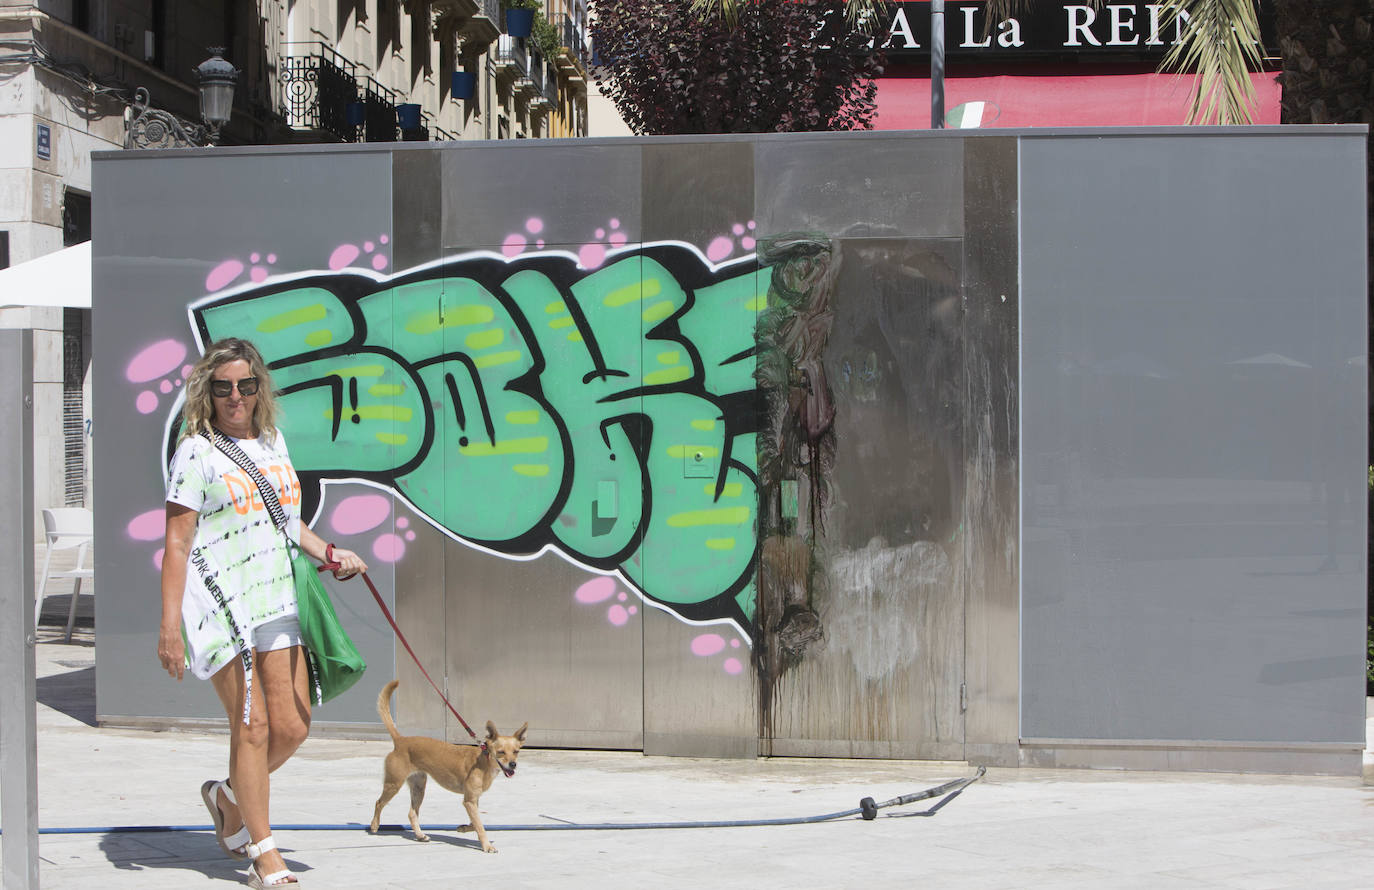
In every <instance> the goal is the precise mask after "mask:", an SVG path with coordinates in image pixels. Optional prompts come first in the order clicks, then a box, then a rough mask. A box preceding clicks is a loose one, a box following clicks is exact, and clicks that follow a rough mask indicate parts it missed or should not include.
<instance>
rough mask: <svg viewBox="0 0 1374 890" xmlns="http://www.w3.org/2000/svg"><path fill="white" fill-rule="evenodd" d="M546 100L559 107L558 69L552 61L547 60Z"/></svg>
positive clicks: (545, 76)
mask: <svg viewBox="0 0 1374 890" xmlns="http://www.w3.org/2000/svg"><path fill="white" fill-rule="evenodd" d="M544 64H545V69H546V70H545V74H544V101H546V102H548V103H549V104H550V105H552V106H554V107H555V108H557V107H558V71H557V69H555V68H554V66H553V63H552V62H545V63H544Z"/></svg>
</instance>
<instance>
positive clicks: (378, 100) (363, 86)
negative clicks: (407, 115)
mask: <svg viewBox="0 0 1374 890" xmlns="http://www.w3.org/2000/svg"><path fill="white" fill-rule="evenodd" d="M359 87H360V89H359V98H360V99H361V100H362V103H363V107H364V112H363V125H362V129H363V141H365V142H395V141H396V140H397V138H398V136H399V130H400V128H399V127H398V126H397V124H396V104H397V103H396V94H395V93H393V92H392V91H391V90H389V89H387V88H386V87H384V86H382V85H381V84H379V83H377V81H375V80H373V79H372V78H371V77H368V76H364V77H363V79H362V81H361V82H360V84H359Z"/></svg>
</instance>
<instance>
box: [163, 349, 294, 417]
mask: <svg viewBox="0 0 1374 890" xmlns="http://www.w3.org/2000/svg"><path fill="white" fill-rule="evenodd" d="M240 360H242V361H245V362H247V363H248V373H249V376H252V377H256V378H258V400H257V403H256V404H255V405H254V406H253V433H254V435H258V436H266V437H267V441H268V442H271V441H274V440H275V439H276V438H277V399H276V395H275V394H274V393H273V391H272V374H271V372H270V371H268V370H267V363H266V362H264V361H263V360H262V353H260V352H258V348H257V347H256V346H254V345H253V344H252V343H250V342H248V341H247V340H241V339H239V338H238V337H225V338H224V339H223V340H216V341H215V342H214V343H211V344H210V345H209V346H207V347H206V348H205V354H204V355H202V356H201V357H200V360H199V361H198V362H196V364H195V366H194V367H193V368H191V374H190V376H189V377H187V378H186V402H185V404H184V405H183V406H182V409H181V419H182V427H181V438H182V439H186V438H189V437H191V436H199V435H200V434H201V433H208V432H211V431H212V427H213V422H214V417H215V402H214V399H213V398H211V396H210V380H211V378H213V377H214V374H215V371H217V370H219V368H220V366H221V365H227V364H228V363H229V362H233V361H240Z"/></svg>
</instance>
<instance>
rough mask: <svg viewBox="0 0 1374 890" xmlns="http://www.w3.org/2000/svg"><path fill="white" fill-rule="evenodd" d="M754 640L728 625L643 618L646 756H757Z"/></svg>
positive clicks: (650, 613)
mask: <svg viewBox="0 0 1374 890" xmlns="http://www.w3.org/2000/svg"><path fill="white" fill-rule="evenodd" d="M749 659H750V649H749V640H748V638H747V637H746V636H745V635H744V634H741V633H740V632H739V631H738V630H736V629H735V628H733V627H731V626H730V625H723V624H722V625H711V626H705V627H701V626H695V625H691V624H684V623H683V622H682V621H680V620H678V619H677V618H676V617H673V616H670V615H668V614H666V613H664V612H661V611H659V610H657V609H646V610H645V612H644V753H645V754H668V755H675V756H687V757H754V756H756V755H757V754H758V753H759V742H758V717H757V714H756V711H755V701H756V698H755V681H754V677H753V673H752V671H751V669H750V666H749Z"/></svg>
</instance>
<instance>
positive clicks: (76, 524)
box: [33, 507, 95, 643]
mask: <svg viewBox="0 0 1374 890" xmlns="http://www.w3.org/2000/svg"><path fill="white" fill-rule="evenodd" d="M43 532H44V535H45V536H46V537H47V543H48V547H47V552H46V553H45V554H44V555H43V578H42V580H41V581H39V582H38V595H37V600H38V601H37V602H36V603H34V607H33V623H34V631H35V632H37V630H38V618H39V615H40V614H41V613H42V611H43V596H44V591H45V590H46V589H47V586H48V579H49V578H71V579H72V606H71V609H70V610H69V611H68V612H67V635H66V636H65V637H64V638H63V639H64V641H65V642H68V643H70V642H71V640H72V627H73V626H74V625H75V624H76V601H77V599H78V598H79V597H80V596H81V582H82V581H84V580H86V579H87V578H90V579H92V580H94V579H95V569H94V568H88V567H87V566H86V551H87V550H88V549H89V547H90V544H91V540H92V539H93V538H94V536H95V520H94V518H93V517H92V516H91V511H90V510H87V509H86V508H85V507H53V508H51V509H47V510H44V511H43ZM73 547H75V548H77V550H76V565H75V567H73V568H70V569H67V570H65V571H60V572H54V571H50V569H51V567H52V555H53V551H54V550H70V549H71V548H73Z"/></svg>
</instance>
